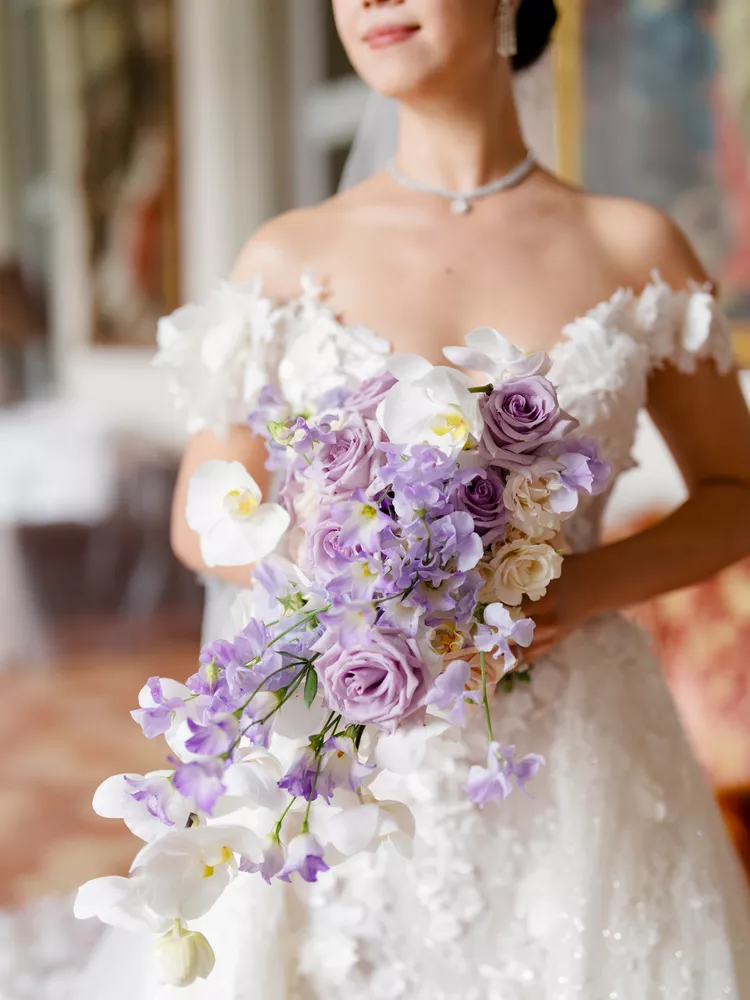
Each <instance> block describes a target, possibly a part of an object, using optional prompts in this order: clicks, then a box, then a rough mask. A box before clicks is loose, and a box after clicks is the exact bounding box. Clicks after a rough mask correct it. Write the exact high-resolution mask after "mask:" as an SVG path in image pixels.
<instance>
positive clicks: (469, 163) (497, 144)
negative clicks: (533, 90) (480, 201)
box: [396, 71, 526, 191]
mask: <svg viewBox="0 0 750 1000" xmlns="http://www.w3.org/2000/svg"><path fill="white" fill-rule="evenodd" d="M525 155H526V144H525V142H524V139H523V134H522V132H521V126H520V123H519V120H518V113H517V110H516V105H515V99H514V96H513V86H512V83H511V79H510V75H509V74H508V73H507V72H505V71H498V72H497V73H496V74H493V77H492V79H490V80H482V81H477V85H476V86H475V87H474V88H473V90H472V91H471V92H465V93H462V94H454V95H453V96H452V97H451V98H450V100H445V99H444V98H441V100H439V101H438V100H435V101H420V102H416V103H413V104H402V105H401V108H400V113H399V138H398V149H397V153H396V162H397V164H398V166H399V168H400V169H401V170H402V171H403V172H404V173H406V174H408V175H409V176H410V177H413V178H415V179H416V180H420V181H422V182H423V183H425V184H432V185H437V186H438V187H443V188H446V189H448V190H451V191H469V190H473V189H474V188H477V187H480V186H481V185H483V184H487V183H489V182H490V181H492V180H494V179H496V178H497V177H501V176H502V175H503V174H506V173H509V172H510V171H511V170H512V169H513V168H514V167H516V166H518V164H519V163H520V162H521V160H523V158H524V156H525Z"/></svg>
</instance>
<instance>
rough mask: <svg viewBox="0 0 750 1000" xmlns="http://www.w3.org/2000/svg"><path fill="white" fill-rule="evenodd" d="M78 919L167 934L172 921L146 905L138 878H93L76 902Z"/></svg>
mask: <svg viewBox="0 0 750 1000" xmlns="http://www.w3.org/2000/svg"><path fill="white" fill-rule="evenodd" d="M73 914H74V915H75V917H76V918H77V919H78V920H91V919H92V917H97V918H98V919H99V920H101V922H102V923H103V924H108V925H109V926H110V927H119V928H121V929H122V930H126V931H135V932H136V933H139V932H140V933H142V932H144V931H147V932H148V931H151V932H153V933H155V934H162V933H164V932H165V931H166V930H167V929H168V928H169V927H171V926H172V923H173V922H172V921H171V920H170V919H169V918H168V917H165V916H163V915H161V914H158V913H155V912H154V910H152V909H150V907H148V906H147V905H146V902H145V900H144V899H143V898H142V896H141V895H140V892H139V883H138V881H137V880H136V879H134V878H123V877H122V876H120V875H108V876H105V877H104V878H95V879H91V881H90V882H86V883H85V884H84V885H82V886H81V887H80V889H79V890H78V892H77V894H76V898H75V902H74V903H73Z"/></svg>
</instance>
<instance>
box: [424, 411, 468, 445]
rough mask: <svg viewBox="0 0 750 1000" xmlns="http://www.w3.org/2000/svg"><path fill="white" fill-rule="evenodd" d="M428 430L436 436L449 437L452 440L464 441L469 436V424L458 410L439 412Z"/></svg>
mask: <svg viewBox="0 0 750 1000" xmlns="http://www.w3.org/2000/svg"><path fill="white" fill-rule="evenodd" d="M430 430H431V431H432V433H433V434H436V435H437V436H438V437H451V438H453V440H454V441H464V440H465V439H466V438H467V437H468V436H469V425H468V424H467V423H466V418H465V417H464V415H463V413H461V412H460V411H459V410H455V411H453V412H451V413H441V414H440V415H439V416H438V417H437V419H436V420H435V422H434V423H433V424H432V425H431V426H430Z"/></svg>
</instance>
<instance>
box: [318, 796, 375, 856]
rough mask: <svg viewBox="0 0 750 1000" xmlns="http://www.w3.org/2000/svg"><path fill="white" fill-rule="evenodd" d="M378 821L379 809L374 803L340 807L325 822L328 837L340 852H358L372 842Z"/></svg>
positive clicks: (349, 853)
mask: <svg viewBox="0 0 750 1000" xmlns="http://www.w3.org/2000/svg"><path fill="white" fill-rule="evenodd" d="M379 822H380V809H379V808H378V806H377V805H375V804H372V805H364V806H355V807H354V808H353V809H342V811H341V812H340V813H339V814H338V815H337V816H333V817H332V818H331V819H329V821H328V823H327V834H328V839H329V841H330V843H331V844H332V845H333V846H334V847H335V848H336V850H337V851H341V853H342V854H345V855H347V856H351V855H353V854H359V853H360V851H364V850H366V849H367V848H368V847H369V846H370V844H372V842H373V840H374V839H375V836H376V834H377V832H378V825H379Z"/></svg>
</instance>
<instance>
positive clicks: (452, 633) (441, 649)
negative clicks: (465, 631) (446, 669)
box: [430, 625, 464, 656]
mask: <svg viewBox="0 0 750 1000" xmlns="http://www.w3.org/2000/svg"><path fill="white" fill-rule="evenodd" d="M463 644H464V640H463V636H462V635H461V633H460V632H457V631H456V630H455V628H453V626H452V625H438V627H437V628H436V629H435V631H434V632H433V634H432V638H431V640H430V645H431V646H432V648H433V649H434V650H435V652H436V653H440V655H441V656H447V655H448V654H449V653H457V652H458V651H459V649H462V648H463Z"/></svg>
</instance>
